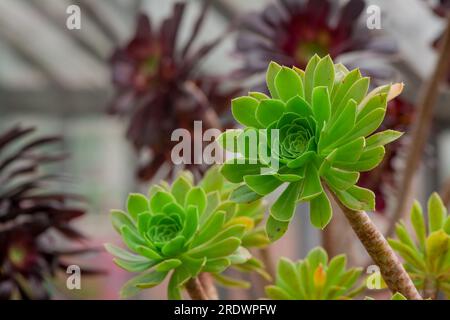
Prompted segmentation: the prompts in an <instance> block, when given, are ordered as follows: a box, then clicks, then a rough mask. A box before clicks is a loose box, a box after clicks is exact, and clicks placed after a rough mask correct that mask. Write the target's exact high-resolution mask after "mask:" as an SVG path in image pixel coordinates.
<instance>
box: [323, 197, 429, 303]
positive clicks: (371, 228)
mask: <svg viewBox="0 0 450 320" xmlns="http://www.w3.org/2000/svg"><path fill="white" fill-rule="evenodd" d="M331 194H332V195H333V197H334V199H335V201H336V203H337V204H338V205H339V207H340V208H341V210H342V212H343V213H344V215H345V217H346V218H347V220H348V222H349V223H350V225H351V227H352V228H353V231H354V232H355V233H356V235H357V236H358V238H359V240H360V241H361V243H362V244H363V246H364V248H365V249H366V251H367V253H368V254H369V255H370V256H371V257H372V259H373V261H374V262H375V264H376V265H377V266H378V267H379V268H380V272H381V275H382V277H383V279H384V281H385V282H386V284H387V286H388V288H389V289H390V290H391V291H392V292H393V293H396V292H399V293H401V294H402V295H404V296H405V297H406V298H407V299H408V300H422V297H421V296H420V294H419V292H418V291H417V289H416V287H414V284H413V282H412V281H411V278H410V277H409V275H408V274H407V273H406V271H405V269H404V268H403V265H402V264H401V263H400V261H399V259H398V257H397V256H396V254H395V253H394V251H393V250H392V248H391V247H390V246H389V244H388V242H387V241H386V239H385V238H384V236H383V234H382V233H381V232H380V231H379V230H378V229H377V227H376V226H375V224H374V223H373V222H372V220H370V218H369V216H368V215H367V213H366V212H364V211H354V210H351V209H349V208H347V207H346V206H344V205H343V204H342V203H341V202H340V200H339V199H338V198H337V197H336V196H335V195H334V194H333V193H331Z"/></svg>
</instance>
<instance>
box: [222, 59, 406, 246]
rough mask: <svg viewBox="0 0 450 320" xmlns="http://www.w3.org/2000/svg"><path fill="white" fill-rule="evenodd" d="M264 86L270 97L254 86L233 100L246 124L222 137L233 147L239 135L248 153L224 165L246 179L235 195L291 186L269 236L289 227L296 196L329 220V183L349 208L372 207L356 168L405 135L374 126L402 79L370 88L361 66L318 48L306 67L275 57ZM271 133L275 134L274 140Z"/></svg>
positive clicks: (319, 219) (369, 165)
mask: <svg viewBox="0 0 450 320" xmlns="http://www.w3.org/2000/svg"><path fill="white" fill-rule="evenodd" d="M267 86H268V88H269V91H270V93H271V96H272V97H268V96H266V95H264V94H261V93H250V94H249V95H248V96H245V97H240V98H236V99H234V100H233V101H232V112H233V115H234V117H235V119H236V120H237V121H238V122H239V123H241V124H242V125H244V126H245V127H246V128H245V130H240V131H227V132H225V133H224V134H223V135H222V136H221V137H220V141H221V143H222V145H223V146H224V147H225V148H228V149H230V145H227V141H228V142H229V141H232V142H233V141H236V142H237V143H236V144H237V151H238V152H240V154H241V155H242V156H243V157H244V158H245V159H248V160H249V161H247V162H246V163H243V164H241V163H237V161H236V159H231V160H229V161H228V162H227V163H225V164H224V166H223V168H222V174H223V175H224V176H225V177H226V178H227V179H229V180H230V181H232V182H235V183H244V186H245V187H244V188H241V189H238V190H237V192H236V193H235V194H234V196H235V199H236V200H237V201H239V195H240V194H241V193H245V195H246V196H247V197H248V196H249V195H250V194H253V197H254V198H258V197H261V196H265V195H267V194H269V193H271V192H273V191H274V190H275V189H277V188H278V187H280V186H281V185H283V184H285V185H286V189H285V190H284V191H283V193H282V194H281V196H280V197H279V198H278V199H277V201H275V203H274V205H273V206H272V207H271V209H270V217H269V219H268V223H267V234H268V236H269V237H270V238H271V239H272V240H277V239H279V238H280V237H281V236H282V235H283V234H284V233H285V232H286V230H287V227H288V224H289V221H290V220H291V219H292V217H293V215H294V211H295V207H296V204H297V202H299V201H307V202H309V203H310V219H311V223H312V224H313V225H314V226H316V227H318V228H324V227H325V226H326V225H327V224H328V222H329V221H330V219H331V216H332V210H331V205H330V201H329V199H328V196H327V194H326V191H325V188H324V187H325V186H326V187H328V188H329V189H330V190H331V192H333V193H334V194H335V195H336V196H337V198H338V199H339V200H340V201H341V202H342V203H343V204H344V205H345V206H347V207H348V208H350V209H353V210H373V209H374V204H375V199H374V194H373V192H371V191H370V190H368V189H364V188H361V187H358V186H357V185H356V183H357V182H358V179H359V172H363V171H369V170H371V169H373V168H374V167H376V166H377V165H378V164H379V163H380V162H381V161H382V159H383V156H384V147H383V146H384V145H385V144H387V143H389V142H392V141H394V140H396V139H397V138H399V137H400V136H401V133H400V132H397V131H393V130H385V131H382V132H379V133H377V134H374V135H372V133H373V132H374V131H375V130H376V129H377V128H378V127H379V126H380V124H381V122H382V121H383V118H384V115H385V114H386V104H387V102H388V101H389V100H390V99H393V98H394V97H395V96H396V95H398V94H399V93H400V92H401V88H402V85H401V84H395V85H386V86H382V87H379V88H376V89H375V90H373V91H372V92H371V93H369V94H367V90H368V87H369V78H366V77H363V76H362V75H361V73H360V72H359V70H358V69H355V70H353V71H351V72H350V71H348V70H347V69H346V68H345V67H344V66H343V65H341V64H337V65H334V64H333V61H332V60H331V58H330V57H329V56H327V57H325V58H323V59H320V58H319V57H318V56H317V55H316V56H314V57H313V58H312V59H311V60H310V62H309V63H308V66H307V67H306V71H303V70H300V69H297V68H296V67H293V68H288V67H282V66H279V65H278V64H276V63H274V62H272V63H271V64H270V65H269V68H268V70H267ZM261 129H263V130H261ZM264 129H265V130H264ZM250 131H256V132H258V137H259V140H260V141H259V142H260V143H259V150H258V153H257V154H256V159H255V158H253V159H250V156H251V155H250V154H249V152H248V150H249V148H248V145H246V139H245V137H246V136H249V135H250ZM274 132H276V133H277V135H278V139H272V135H273V134H274ZM255 136H256V134H255ZM263 142H264V143H263ZM231 147H232V148H233V145H232V146H231ZM233 151H236V150H233ZM263 154H264V155H269V154H270V155H271V157H272V159H268V157H266V156H264V155H263ZM273 158H275V160H276V162H275V163H276V164H277V165H278V168H276V167H274V166H273V163H274V161H271V160H273ZM250 160H253V164H252V163H250ZM262 168H264V169H266V173H265V174H261V169H262Z"/></svg>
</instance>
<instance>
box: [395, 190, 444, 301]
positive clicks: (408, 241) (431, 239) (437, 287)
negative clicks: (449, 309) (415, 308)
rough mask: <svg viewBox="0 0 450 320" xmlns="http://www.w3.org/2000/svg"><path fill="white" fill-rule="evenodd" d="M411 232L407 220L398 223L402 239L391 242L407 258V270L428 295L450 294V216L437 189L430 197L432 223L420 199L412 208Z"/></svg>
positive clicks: (419, 287) (429, 211)
mask: <svg viewBox="0 0 450 320" xmlns="http://www.w3.org/2000/svg"><path fill="white" fill-rule="evenodd" d="M410 219H411V225H412V227H413V229H414V233H415V236H413V235H412V234H410V233H409V232H408V230H407V228H406V225H405V224H404V222H400V223H398V224H397V226H396V230H395V231H396V234H397V238H398V239H389V243H390V245H391V246H392V247H393V248H394V250H395V251H397V252H398V254H399V255H400V256H401V257H402V258H403V260H404V264H405V268H406V271H408V273H409V274H410V275H411V278H412V279H413V281H414V284H415V286H416V287H417V288H418V289H419V290H421V291H422V295H423V296H424V297H426V298H431V299H435V298H437V296H438V294H439V293H440V292H442V293H444V294H445V296H446V297H447V298H449V297H450V216H449V215H448V214H447V209H446V208H445V206H444V204H443V203H442V200H441V198H440V197H439V195H438V194H437V193H433V194H432V195H431V196H430V198H429V200H428V225H427V224H426V223H425V217H424V214H423V210H422V207H421V205H420V203H419V202H418V201H415V202H414V205H413V207H412V209H411V217H410Z"/></svg>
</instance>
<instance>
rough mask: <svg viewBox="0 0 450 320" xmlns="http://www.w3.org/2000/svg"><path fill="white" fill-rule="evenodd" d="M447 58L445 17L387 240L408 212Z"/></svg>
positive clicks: (449, 28) (448, 40)
mask: <svg viewBox="0 0 450 320" xmlns="http://www.w3.org/2000/svg"><path fill="white" fill-rule="evenodd" d="M449 56H450V15H448V16H447V28H446V31H445V35H444V38H443V39H442V42H441V46H440V50H439V57H438V61H437V63H436V65H435V68H434V71H433V74H432V75H431V77H430V79H429V80H428V81H427V83H426V84H425V87H424V91H423V93H422V95H421V97H420V100H419V103H418V110H417V116H416V117H415V120H414V123H413V124H412V132H411V142H412V143H411V144H410V146H409V149H408V155H407V157H406V164H405V168H404V170H403V171H402V177H401V181H400V185H399V186H398V189H397V190H400V192H399V195H398V199H397V205H396V208H395V211H394V214H393V217H392V223H391V224H390V225H389V229H388V231H387V233H386V234H387V236H391V235H392V234H393V233H394V231H395V223H396V222H397V221H398V220H400V219H401V218H402V217H403V216H404V215H405V213H406V212H407V210H408V202H409V201H408V200H409V198H410V194H411V190H412V182H413V178H414V173H415V172H416V169H417V167H418V166H419V163H420V160H421V158H422V154H423V149H424V147H425V143H426V141H427V139H428V135H429V132H430V126H431V122H432V120H433V110H434V106H435V104H436V99H437V96H438V92H439V84H440V83H441V81H442V79H443V78H444V76H445V75H446V74H447V70H448V66H449V58H448V57H449Z"/></svg>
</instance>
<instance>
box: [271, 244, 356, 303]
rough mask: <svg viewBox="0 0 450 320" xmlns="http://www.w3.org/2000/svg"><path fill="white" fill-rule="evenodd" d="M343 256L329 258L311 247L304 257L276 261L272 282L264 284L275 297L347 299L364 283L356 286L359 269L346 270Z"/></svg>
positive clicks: (321, 251) (319, 249) (323, 251)
mask: <svg viewBox="0 0 450 320" xmlns="http://www.w3.org/2000/svg"><path fill="white" fill-rule="evenodd" d="M346 262H347V259H346V257H345V255H339V256H336V257H334V258H333V259H331V260H330V261H328V255H327V253H326V252H325V250H323V249H322V248H320V247H318V248H315V249H313V250H311V251H310V252H309V253H308V255H307V256H306V258H305V259H304V260H299V261H297V262H292V261H290V260H289V259H286V258H281V259H280V261H279V262H278V268H277V277H276V282H275V285H270V286H267V287H266V294H267V296H268V297H269V298H271V299H274V300H347V299H351V298H353V297H355V296H356V295H358V294H359V293H360V292H361V291H362V290H363V289H364V285H358V284H357V282H358V279H359V277H360V275H361V271H362V270H361V269H360V268H350V269H348V270H347V269H346Z"/></svg>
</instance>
